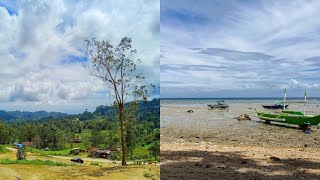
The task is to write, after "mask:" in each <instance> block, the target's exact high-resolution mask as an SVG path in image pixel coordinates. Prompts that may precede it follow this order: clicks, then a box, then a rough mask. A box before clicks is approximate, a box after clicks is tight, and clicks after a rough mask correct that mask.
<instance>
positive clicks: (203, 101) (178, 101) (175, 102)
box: [160, 97, 320, 107]
mask: <svg viewBox="0 0 320 180" xmlns="http://www.w3.org/2000/svg"><path fill="white" fill-rule="evenodd" d="M219 100H224V101H225V103H227V104H273V103H274V101H279V100H280V101H281V100H283V99H280V98H161V99H160V103H161V105H171V106H195V107H197V106H203V105H207V104H214V103H216V101H219ZM303 101H304V99H303V98H294V97H290V98H287V102H288V103H289V104H290V103H297V102H303ZM307 103H308V104H319V103H320V98H314V97H312V98H307Z"/></svg>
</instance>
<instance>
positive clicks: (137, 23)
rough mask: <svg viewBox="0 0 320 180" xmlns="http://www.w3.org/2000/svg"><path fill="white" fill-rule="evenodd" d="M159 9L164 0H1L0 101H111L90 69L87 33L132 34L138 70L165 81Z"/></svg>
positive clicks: (68, 104) (68, 106)
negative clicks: (160, 70) (91, 74)
mask: <svg viewBox="0 0 320 180" xmlns="http://www.w3.org/2000/svg"><path fill="white" fill-rule="evenodd" d="M159 12H160V5H159V1H145V0H136V1H135V2H127V1H116V0H115V1H73V0H70V1H62V0H55V1H51V0H48V1H46V0H45V1H43V0H41V1H40V0H39V1H37V0H36V1H28V0H23V1H7V0H0V22H1V24H0V41H1V44H0V106H1V109H6V110H48V111H63V112H69V113H78V112H82V111H83V110H84V109H86V108H88V109H89V110H94V108H95V107H96V106H98V105H100V104H109V103H111V102H112V98H110V97H108V96H107V95H106V91H105V87H104V85H103V83H102V82H101V81H100V80H99V79H96V78H94V77H92V76H90V75H89V71H88V68H87V67H88V57H87V55H86V53H85V51H84V41H83V40H84V38H92V37H95V38H97V39H98V40H109V41H110V42H111V43H113V44H117V43H118V42H119V41H120V40H121V38H123V37H124V36H128V37H131V38H132V40H133V47H134V48H136V49H137V51H138V54H137V56H136V58H139V59H141V60H142V63H141V64H140V68H139V71H141V72H143V73H144V74H145V76H146V77H147V80H148V81H149V82H151V83H153V84H156V85H157V84H159V73H160V72H159V58H160V43H159V34H160V32H159V26H160V25H159V24H160V20H159V19H160V17H159ZM155 96H156V95H155Z"/></svg>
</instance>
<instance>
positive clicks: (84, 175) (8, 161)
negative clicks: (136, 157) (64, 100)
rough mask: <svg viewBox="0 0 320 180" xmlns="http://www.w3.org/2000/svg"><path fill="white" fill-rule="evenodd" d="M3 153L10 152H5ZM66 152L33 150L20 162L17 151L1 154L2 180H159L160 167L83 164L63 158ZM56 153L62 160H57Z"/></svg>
mask: <svg viewBox="0 0 320 180" xmlns="http://www.w3.org/2000/svg"><path fill="white" fill-rule="evenodd" d="M4 151H7V150H6V149H5V150H4ZM65 151H66V150H62V151H60V152H57V151H41V150H37V149H33V150H32V152H30V151H29V152H28V155H27V159H28V160H27V161H19V162H17V161H16V160H15V152H14V151H7V152H6V153H3V154H0V179H15V177H16V176H17V177H20V178H22V179H23V180H25V179H40V180H42V179H43V180H45V179H48V180H49V179H50V180H55V179H81V180H82V179H84V180H86V179H88V180H90V179H120V180H121V179H137V180H140V179H160V166H159V165H154V164H152V165H127V166H121V165H120V164H119V163H117V164H114V163H112V161H109V162H108V161H105V162H93V161H89V160H86V161H85V163H84V164H82V165H81V164H77V163H73V162H70V159H71V158H72V157H70V156H63V155H64V154H65ZM57 154H59V155H60V156H58V157H61V158H57V157H54V156H55V155H57ZM51 155H54V156H51ZM62 158H63V159H62ZM90 159H91V158H90ZM94 160H101V159H94Z"/></svg>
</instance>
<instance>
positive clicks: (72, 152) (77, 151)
mask: <svg viewBox="0 0 320 180" xmlns="http://www.w3.org/2000/svg"><path fill="white" fill-rule="evenodd" d="M80 151H81V150H80V148H73V149H71V150H70V154H74V155H78V154H79V153H80Z"/></svg>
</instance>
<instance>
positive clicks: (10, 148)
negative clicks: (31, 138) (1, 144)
mask: <svg viewBox="0 0 320 180" xmlns="http://www.w3.org/2000/svg"><path fill="white" fill-rule="evenodd" d="M6 148H7V149H8V150H9V151H12V152H14V153H16V152H17V149H16V148H12V147H6Z"/></svg>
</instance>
